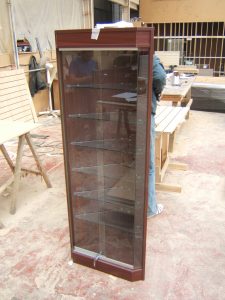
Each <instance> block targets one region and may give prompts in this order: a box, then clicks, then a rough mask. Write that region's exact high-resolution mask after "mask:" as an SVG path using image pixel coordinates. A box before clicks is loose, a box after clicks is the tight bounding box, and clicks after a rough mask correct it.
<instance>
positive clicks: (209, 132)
mask: <svg viewBox="0 0 225 300" xmlns="http://www.w3.org/2000/svg"><path fill="white" fill-rule="evenodd" d="M41 121H42V122H43V123H44V124H45V126H43V127H41V128H40V129H38V130H37V131H36V132H35V133H36V134H38V136H36V138H35V142H36V144H37V146H38V145H39V146H41V147H40V149H39V152H40V154H41V157H42V159H43V161H44V164H45V167H46V168H47V170H48V173H49V176H50V178H51V181H52V183H53V188H52V189H47V188H46V187H45V184H44V182H42V181H41V180H40V179H39V178H38V177H35V176H28V177H25V178H23V180H22V184H21V187H20V192H19V195H18V198H19V199H18V202H17V213H16V214H15V215H10V214H9V197H8V196H7V194H3V195H1V196H0V220H1V221H2V222H3V223H4V226H5V227H4V228H3V229H1V230H0V299H1V300H10V299H14V300H16V299H17V300H29V299H32V300H39V299H40V300H51V299H54V300H70V299H71V300H73V299H76V300H89V299H96V300H111V299H116V300H117V299H118V300H133V299H135V300H138V299H141V300H151V299H152V300H161V299H162V300H201V299H202V300H203V299H204V300H223V299H225V251H224V249H225V134H224V130H225V115H224V114H218V113H206V112H197V111H192V112H191V116H190V119H189V120H188V121H187V122H186V123H185V124H184V125H183V126H182V128H181V129H180V131H179V133H178V135H177V139H176V145H175V151H174V153H173V155H172V157H173V159H174V160H176V161H179V162H185V163H187V164H188V165H189V170H188V171H185V172H184V171H169V172H167V175H166V178H165V182H168V183H169V182H170V183H174V184H176V183H177V184H180V185H182V193H181V194H175V193H162V192H160V193H158V194H157V196H158V202H161V203H163V204H164V206H165V211H164V212H163V213H162V214H161V215H159V216H157V217H154V218H151V219H149V220H148V236H147V261H146V279H145V281H140V282H135V283H130V282H127V281H125V280H122V279H118V278H115V277H113V276H111V275H107V274H104V273H101V272H98V271H94V270H91V269H88V268H86V267H83V266H80V265H77V264H72V265H70V263H69V262H70V244H69V233H68V219H67V205H66V193H65V183H64V170H63V157H62V146H61V131H60V130H61V127H60V121H59V120H57V119H49V118H48V119H47V120H46V119H45V120H44V119H42V120H41ZM8 147H9V148H10V149H11V156H12V157H13V149H14V148H15V145H14V143H13V142H12V143H9V145H8ZM27 156H29V154H27ZM27 159H28V157H27ZM28 160H29V159H28ZM29 163H30V162H29ZM0 169H1V173H0V182H3V180H4V179H5V178H6V177H7V176H8V175H9V174H10V172H9V171H7V166H6V165H5V164H4V161H3V159H2V158H1V157H0Z"/></svg>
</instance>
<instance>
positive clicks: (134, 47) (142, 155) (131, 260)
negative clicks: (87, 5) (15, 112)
mask: <svg viewBox="0 0 225 300" xmlns="http://www.w3.org/2000/svg"><path fill="white" fill-rule="evenodd" d="M91 36H92V30H86V29H85V30H58V31H56V49H57V64H58V77H59V83H60V97H61V114H62V131H63V144H64V162H65V176H66V188H67V201H68V215H69V227H70V241H71V253H72V258H73V260H74V261H75V262H77V263H80V264H82V265H85V266H88V267H91V268H93V269H97V270H100V271H103V272H106V273H110V274H112V275H115V276H118V277H121V278H124V279H127V280H130V281H137V280H143V279H144V274H145V248H146V227H147V206H148V173H149V151H150V124H151V122H150V118H151V95H152V57H153V48H154V47H153V29H152V28H123V29H116V28H110V29H102V30H100V33H99V36H98V38H97V39H92V38H91ZM79 51H86V52H87V51H92V52H94V55H95V56H97V57H100V59H99V60H97V62H98V64H100V65H101V66H100V68H99V70H97V71H96V73H95V75H94V79H93V80H95V83H93V82H92V83H91V84H90V83H88V85H87V84H86V83H85V84H83V83H81V84H80V83H79V84H78V83H76V84H74V83H73V81H72V78H74V77H73V76H72V75H71V69H72V67H71V63H70V67H68V68H67V69H66V71H65V68H66V67H65V61H67V60H68V57H69V54H70V57H74V56H75V57H76V59H77V58H78V57H79V55H80V54H79ZM105 51H106V52H105ZM110 51H112V52H110ZM115 54H116V59H115V60H114V61H117V63H118V64H119V65H116V66H115V63H113V66H112V58H111V57H112V56H113V55H115ZM105 57H107V58H105ZM121 57H122V58H121ZM124 57H125V58H124ZM127 57H128V60H130V57H131V58H132V59H133V60H134V61H135V62H134V63H133V65H132V66H131V63H130V64H129V61H128V66H127V64H126V66H123V67H121V65H120V63H121V60H122V61H123V63H124V61H126V60H127ZM143 58H145V59H147V60H145V61H144V63H143ZM73 59H74V58H73ZM132 59H131V60H132ZM140 59H141V60H142V64H143V65H144V69H145V73H146V74H147V75H146V74H145V75H143V74H141V73H140V69H141V66H140ZM104 64H105V65H107V64H108V65H109V66H107V68H108V69H107V71H106V69H104V68H106V67H103V65H104ZM124 65H125V64H124ZM143 65H142V69H143ZM75 68H76V66H75ZM77 68H78V67H77ZM68 70H69V71H68ZM68 72H69V76H68V74H67V73H68ZM76 72H77V71H76V70H75V73H76ZM66 74H67V75H66ZM148 74H150V75H148ZM104 76H106V77H107V76H108V77H107V78H108V79H107V80H105V79H104V78H105V77H104ZM132 76H133V77H132ZM142 76H145V77H144V79H143V77H142ZM103 77H104V78H103ZM99 78H100V79H99ZM96 80H97V84H96ZM110 80H111V81H110ZM109 86H110V88H109ZM118 86H119V88H118ZM130 86H132V87H133V88H132V89H130V90H129V89H128V87H130ZM106 89H108V90H106ZM131 90H132V91H136V98H133V99H136V100H134V102H129V101H130V99H128V98H123V96H118V95H120V93H121V92H129V91H131ZM114 94H116V95H114ZM125 94H126V93H125ZM134 94H135V93H134ZM126 95H127V94H126ZM82 97H83V100H82V101H81V98H82ZM118 97H119V98H120V97H121V99H119V98H118ZM124 97H125V96H124ZM128 100H129V101H128ZM135 101H136V102H135ZM85 103H86V104H85ZM107 122H108V123H107ZM121 122H122V123H121ZM108 124H109V125H108ZM120 124H122V125H123V124H124V127H123V126H120ZM78 128H80V129H79V130H78ZM82 128H84V129H83V130H82ZM129 143H130V144H131V145H130V144H129ZM132 143H133V144H132ZM93 145H94V146H93ZM82 147H83V148H82ZM91 147H93V148H94V150H93V151H92V148H91ZM123 147H124V148H123ZM129 147H130V148H129ZM81 148H82V149H81ZM87 149H88V150H87ZM90 149H91V150H90ZM114 149H116V155H115V154H114V152H113V150H114ZM121 149H122V150H121ZM124 149H125V150H124ZM129 149H131V150H129ZM82 151H83V152H82ZM87 151H89V152H87ZM109 151H111V152H110V153H112V154H110V155H108V152H109ZM129 151H130V152H129ZM87 153H90V155H89V156H88V155H87ZM93 153H94V154H93ZM129 153H131V154H129ZM81 154H83V156H82V155H81ZM92 154H93V159H94V160H96V162H95V164H94V163H93V162H92V160H91V158H90V157H91V155H92ZM79 155H80V156H79ZM79 157H80V158H79ZM131 157H132V159H131ZM79 159H80V160H81V161H82V159H83V162H80V161H79ZM88 159H90V161H89V162H87V160H88ZM107 159H108V161H109V162H108V163H105V160H107ZM113 159H114V164H112V160H113ZM119 159H121V161H122V163H121V162H120V163H118V161H119ZM117 160H118V161H117ZM115 161H116V163H115ZM88 163H89V165H88ZM124 166H125V167H124ZM128 168H129V172H131V175H129V176H131V177H130V178H131V179H129V180H128ZM84 170H85V172H86V173H85V174H84ZM72 172H75V175H74V174H73V173H72ZM121 174H122V175H121ZM124 174H125V175H126V176H125V175H124ZM106 175H107V176H106ZM102 178H103V180H102ZM115 178H116V179H115ZM124 178H125V181H124V182H123V180H124ZM102 181H103V183H102ZM127 182H128V183H129V188H128V189H127V191H130V193H131V195H132V196H131V197H134V199H133V202H132V203H131V202H129V201H128V200H130V199H128V200H127V199H124V198H123V197H122V196H121V197H120V196H118V191H122V192H123V193H125V192H124V191H126V186H125V183H126V184H127ZM102 184H103V187H104V188H105V187H107V189H106V188H105V190H107V197H108V198H109V199H114V200H113V201H114V202H112V203H111V202H110V201H108V200H107V201H108V202H107V201H106V192H105V190H103V191H104V192H102V190H100V188H99V187H100V186H102ZM115 185H117V189H115ZM132 186H133V190H132V191H131V189H132ZM108 187H109V188H108ZM115 191H116V192H117V194H116V195H117V196H115ZM113 193H114V194H113ZM95 194H96V196H95ZM100 194H101V195H100ZM110 197H111V198H110ZM108 198H107V199H108ZM96 199H97V200H96ZM115 199H116V200H115ZM118 199H119V200H118ZM100 200H101V201H100ZM82 201H84V202H82ZM97 201H98V202H97ZM115 202H116V204H115ZM127 202H129V205H130V207H131V208H129V209H128V208H127V204H126V203H127ZM84 203H85V204H84ZM130 203H131V204H130ZM85 205H86V206H85ZM115 205H117V206H116V207H117V208H116V209H115ZM97 206H98V208H97ZM107 222H108V223H107ZM108 224H109V225H108ZM114 224H116V225H114ZM118 224H119V225H118ZM124 226H125V227H124ZM96 232H98V234H97V233H96ZM92 241H93V242H92ZM85 245H87V247H86V246H85ZM85 247H86V248H85ZM96 249H100V250H101V249H102V250H101V251H100V250H96Z"/></svg>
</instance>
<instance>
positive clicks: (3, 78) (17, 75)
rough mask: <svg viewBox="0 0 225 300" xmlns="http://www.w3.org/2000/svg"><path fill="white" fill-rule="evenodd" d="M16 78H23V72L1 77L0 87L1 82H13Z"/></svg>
mask: <svg viewBox="0 0 225 300" xmlns="http://www.w3.org/2000/svg"><path fill="white" fill-rule="evenodd" d="M0 73H1V72H0ZM17 80H24V74H23V73H20V74H16V75H12V76H5V77H2V78H1V79H0V88H1V86H2V84H4V83H7V82H14V81H17Z"/></svg>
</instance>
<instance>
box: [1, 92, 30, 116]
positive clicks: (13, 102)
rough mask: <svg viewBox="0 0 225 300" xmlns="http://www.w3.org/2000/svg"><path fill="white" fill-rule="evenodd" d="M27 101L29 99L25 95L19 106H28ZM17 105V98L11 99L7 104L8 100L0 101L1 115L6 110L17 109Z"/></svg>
mask: <svg viewBox="0 0 225 300" xmlns="http://www.w3.org/2000/svg"><path fill="white" fill-rule="evenodd" d="M27 101H28V99H26V98H25V96H24V99H22V100H21V101H20V103H19V107H22V106H27ZM17 107H18V102H17V101H16V99H12V100H10V101H9V105H6V102H2V103H1V102H0V116H1V114H3V113H4V112H7V111H8V110H13V109H16V108H17Z"/></svg>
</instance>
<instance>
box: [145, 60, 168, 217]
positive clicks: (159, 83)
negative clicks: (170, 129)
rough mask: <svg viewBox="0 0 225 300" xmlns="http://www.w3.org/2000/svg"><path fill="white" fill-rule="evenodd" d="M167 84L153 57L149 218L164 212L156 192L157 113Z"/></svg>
mask: <svg viewBox="0 0 225 300" xmlns="http://www.w3.org/2000/svg"><path fill="white" fill-rule="evenodd" d="M165 84H166V72H165V70H164V67H163V65H162V64H161V63H160V60H159V58H158V57H157V56H156V55H154V56H153V82H152V112H151V133H150V164H149V186H148V216H155V215H158V214H160V213H161V212H162V211H163V205H162V204H157V202H156V192H155V113H156V107H157V101H159V98H160V94H161V92H162V90H163V88H164V86H165Z"/></svg>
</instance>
